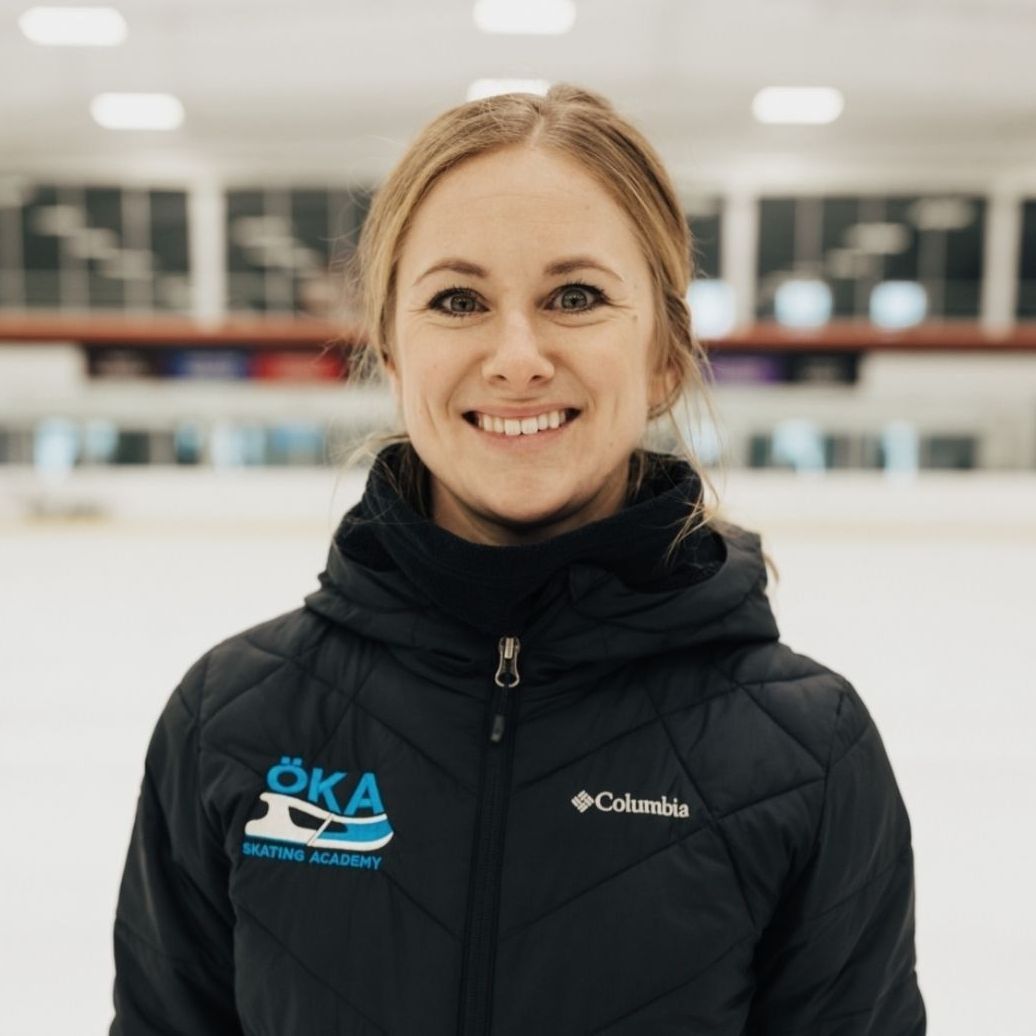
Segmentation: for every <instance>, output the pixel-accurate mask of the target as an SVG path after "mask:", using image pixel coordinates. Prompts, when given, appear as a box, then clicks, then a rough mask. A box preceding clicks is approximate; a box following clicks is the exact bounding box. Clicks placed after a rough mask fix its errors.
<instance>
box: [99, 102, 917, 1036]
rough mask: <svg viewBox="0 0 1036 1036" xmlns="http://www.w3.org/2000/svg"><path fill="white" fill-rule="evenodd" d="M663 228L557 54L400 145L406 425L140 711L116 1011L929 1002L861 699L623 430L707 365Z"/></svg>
mask: <svg viewBox="0 0 1036 1036" xmlns="http://www.w3.org/2000/svg"><path fill="white" fill-rule="evenodd" d="M687 233H688V232H687V228H686V225H685V222H684V218H683V214H682V212H681V208H680V205H679V203H678V200H677V198H676V195H675V192H674V190H673V187H672V184H671V182H670V179H669V177H668V175H667V174H666V172H665V170H664V168H663V167H662V165H661V163H660V162H659V159H658V157H657V156H656V154H655V152H654V151H653V150H652V148H651V147H650V145H649V144H648V143H647V142H646V141H645V140H644V139H643V137H642V136H641V135H640V134H639V133H638V132H637V131H636V130H635V129H634V128H633V127H632V126H630V125H629V124H628V123H627V122H626V121H625V120H623V119H622V118H620V116H619V115H618V114H617V113H616V112H615V111H614V110H613V109H612V107H611V106H610V105H609V104H608V103H607V102H606V101H605V100H603V99H602V98H600V97H598V96H597V95H594V94H591V93H588V92H586V91H582V90H579V89H577V88H574V87H569V86H556V87H554V88H553V89H552V90H551V91H550V93H549V94H548V95H547V96H546V97H545V98H542V97H536V96H531V95H524V94H511V95H505V96H500V97H494V98H491V99H488V100H482V101H477V102H472V103H470V104H466V105H463V106H460V107H458V108H456V109H453V110H451V111H448V112H446V113H445V114H443V115H442V116H440V117H439V118H438V119H436V120H435V121H433V122H432V123H431V124H430V125H429V126H427V127H426V128H425V130H424V131H423V132H422V133H421V135H420V136H419V138H418V139H417V140H416V141H415V142H414V143H413V144H412V146H411V147H410V149H409V150H408V152H407V154H406V155H405V156H404V157H403V159H402V160H401V161H400V163H399V164H398V166H397V167H396V169H395V170H394V171H393V173H392V174H391V176H390V177H389V178H388V180H387V181H386V183H385V184H384V185H383V187H382V188H381V190H380V192H379V194H378V196H377V197H376V199H375V201H374V204H373V207H372V209H371V212H370V215H369V218H368V220H367V223H366V225H365V227H364V231H363V234H362V238H361V241H360V245H359V249H358V252H357V269H358V273H359V285H360V288H361V290H362V300H363V305H364V310H365V324H366V326H367V328H368V331H369V340H368V342H367V346H366V348H367V350H368V354H367V355H368V358H369V359H371V360H372V362H373V364H374V365H375V366H376V367H378V368H380V369H381V370H383V371H384V373H385V375H386V376H387V377H388V380H389V383H390V386H391V389H392V392H393V395H394V397H395V400H396V402H397V404H398V408H399V412H400V416H401V419H402V423H403V427H404V429H405V431H404V433H403V434H399V435H395V436H392V437H390V438H389V439H388V440H387V441H383V442H382V444H381V448H380V451H379V452H378V453H377V456H376V459H375V463H374V464H373V466H372V468H371V471H370V475H369V477H368V481H367V485H366V490H365V493H364V495H363V498H362V500H361V501H360V502H359V503H358V504H357V505H356V506H355V507H354V508H352V510H351V511H350V512H349V513H348V514H346V516H345V518H344V519H343V521H342V524H341V526H340V527H339V529H338V531H337V533H336V535H335V537H334V540H333V543H332V546H331V550H330V554H329V558H328V563H327V568H326V570H325V571H324V572H323V573H321V576H320V584H321V586H320V589H319V590H317V591H315V592H314V593H312V594H310V595H309V596H308V597H307V598H306V600H305V607H302V608H299V609H297V610H295V611H291V612H288V613H287V614H285V615H282V616H279V617H277V618H274V619H272V620H270V621H268V622H266V623H263V624H262V625H260V626H257V627H255V628H252V629H249V630H246V631H244V632H242V633H238V634H236V635H235V636H232V637H230V638H229V639H227V640H225V641H223V642H222V643H221V644H219V645H217V646H215V647H214V648H212V649H211V650H209V651H208V652H206V653H205V655H204V656H203V657H202V658H201V659H199V660H198V661H197V662H196V663H195V664H194V665H193V666H192V667H191V668H190V669H189V671H188V672H187V674H186V675H185V677H184V679H183V681H182V683H181V685H180V686H179V687H178V688H177V689H176V691H175V692H174V693H173V695H172V696H171V698H170V699H169V702H168V704H167V706H166V708H165V710H164V712H163V713H162V716H161V718H160V720H159V722H158V725H157V728H156V730H155V733H154V737H153V739H152V742H151V745H150V747H149V750H148V756H147V763H146V768H145V778H144V782H143V787H142V791H141V798H140V802H139V805H138V811H137V817H136V823H135V827H134V831H133V835H132V841H131V844H130V849H129V855H128V860H127V864H126V871H125V874H124V877H123V883H122V887H121V891H120V897H119V904H118V911H117V918H116V922H115V958H116V965H117V977H116V982H115V1004H116V1019H115V1021H114V1023H113V1025H112V1029H111V1031H112V1032H113V1033H122V1034H126V1036H135V1034H143V1033H151V1032H158V1031H161V1032H163V1033H184V1034H191V1036H202V1034H209V1033H211V1034H215V1033H220V1034H225V1033H232V1032H246V1033H266V1034H271V1036H272V1034H275V1033H276V1034H288V1033H292V1034H303V1033H314V1034H333V1033H342V1034H346V1033H348V1034H350V1036H359V1034H372V1033H393V1034H411V1033H413V1034H421V1036H426V1034H431V1036H434V1034H440V1033H441V1034H447V1033H451V1034H452V1033H462V1034H465V1036H468V1034H475V1033H493V1034H501V1036H503V1034H507V1036H510V1034H523V1036H526V1034H555V1033H556V1034H570V1033H634V1034H656V1033H657V1034H660V1033H687V1034H692V1033H693V1034H699V1036H700V1034H717V1036H718V1034H730V1036H734V1034H764V1033H765V1034H778V1033H780V1034H786V1033H796V1034H810V1036H824V1034H832V1036H833V1034H835V1033H838V1034H839V1036H850V1034H864V1033H868V1034H875V1036H877V1034H880V1036H908V1034H909V1036H917V1034H920V1033H923V1032H924V1030H925V1012H924V1006H923V1004H922V1000H921V996H920V993H919V991H918V986H917V980H916V975H915V971H914V965H915V954H914V942H913V862H912V855H911V847H910V825H909V821H908V818H907V814H906V811H905V808H904V805H903V802H902V799H901V797H900V795H899V792H898V789H897V786H896V782H895V780H894V777H893V774H892V771H891V769H890V767H889V763H888V760H887V758H886V754H885V751H884V749H883V747H882V742H881V739H880V737H879V735H878V732H877V730H876V728H875V726H874V724H873V722H872V721H871V719H870V717H869V715H868V712H867V710H866V708H865V706H864V704H863V702H862V701H861V700H860V698H859V696H858V695H857V693H856V692H855V690H854V689H853V688H852V687H851V686H850V685H849V684H848V683H847V682H846V680H845V679H843V678H842V677H841V676H839V675H838V674H836V673H834V672H832V671H831V670H829V669H827V668H825V667H824V666H823V665H821V664H819V663H817V662H815V661H813V660H811V659H809V658H807V657H804V656H802V655H799V654H796V653H795V652H793V651H791V650H790V649H789V648H788V647H786V646H785V645H783V644H781V643H780V642H779V639H778V630H777V627H776V624H775V622H774V618H773V614H772V612H771V610H770V606H769V603H768V601H767V598H766V595H765V586H766V568H765V565H764V560H763V556H762V553H761V550H760V540H759V537H758V536H757V535H756V534H754V533H750V532H746V531H744V530H742V529H739V528H737V527H736V526H733V525H731V524H730V523H728V522H725V521H723V520H722V519H721V518H720V516H719V514H718V512H717V511H716V509H715V508H714V507H712V506H710V505H709V504H708V503H707V502H706V500H705V494H704V488H705V486H704V485H703V480H704V475H703V473H702V472H700V471H699V470H698V465H696V464H695V463H694V456H693V454H692V453H689V452H688V453H687V455H686V456H678V455H672V454H668V453H663V452H659V451H655V450H652V449H650V448H646V447H645V446H644V445H643V443H644V442H645V436H646V434H647V432H648V425H649V421H650V420H651V419H653V418H655V417H658V416H660V415H671V414H672V410H673V407H674V405H675V404H676V401H677V400H678V399H679V398H681V397H682V396H684V395H685V394H686V393H689V392H690V393H692V394H694V395H695V397H696V399H698V401H699V402H704V401H705V396H704V388H705V386H704V377H703V371H704V370H705V366H704V359H703V356H702V353H701V350H700V347H699V346H698V344H697V342H696V341H695V340H694V337H693V335H692V334H691V331H690V322H689V315H688V312H687V308H686V305H685V302H684V298H685V292H686V288H687V284H688V281H689V278H690V274H691V271H690V265H689V255H690V250H689V242H688V236H687ZM372 369H374V368H372V367H371V366H370V365H369V364H368V366H367V367H366V370H367V372H368V373H369V372H370V371H371V370H372ZM674 427H675V424H674ZM685 446H686V444H685Z"/></svg>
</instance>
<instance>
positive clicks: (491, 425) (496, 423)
mask: <svg viewBox="0 0 1036 1036" xmlns="http://www.w3.org/2000/svg"><path fill="white" fill-rule="evenodd" d="M476 418H477V420H478V426H479V428H481V429H482V430H483V431H486V432H496V433H497V434H503V435H510V436H515V435H535V434H536V433H537V432H540V431H546V430H547V429H548V428H560V427H561V426H562V425H563V424H564V423H565V413H564V411H562V410H550V411H548V412H547V413H545V414H538V415H537V416H535V417H523V418H517V417H506V418H502V417H492V416H490V415H489V414H479V413H477V412H476Z"/></svg>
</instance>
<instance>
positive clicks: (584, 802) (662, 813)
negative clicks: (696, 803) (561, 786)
mask: <svg viewBox="0 0 1036 1036" xmlns="http://www.w3.org/2000/svg"><path fill="white" fill-rule="evenodd" d="M572 805H573V806H575V807H576V809H578V810H579V812H580V813H585V812H586V811H587V810H588V809H589V808H590V807H591V806H595V807H596V808H597V809H599V810H600V811H601V812H602V813H654V814H655V816H659V817H689V816H690V815H691V811H690V808H689V807H688V805H687V803H686V802H681V801H680V800H679V799H677V798H672V799H671V798H669V797H668V796H666V795H663V796H662V797H661V798H660V799H635V798H634V797H633V796H632V795H631V794H630V793H629V792H628V791H627V792H626V793H625V794H623V795H616V794H615V792H613V791H599V792H598V793H597V794H596V795H591V794H590V792H588V791H586V789H584V790H583V791H581V792H579V794H578V795H573V796H572Z"/></svg>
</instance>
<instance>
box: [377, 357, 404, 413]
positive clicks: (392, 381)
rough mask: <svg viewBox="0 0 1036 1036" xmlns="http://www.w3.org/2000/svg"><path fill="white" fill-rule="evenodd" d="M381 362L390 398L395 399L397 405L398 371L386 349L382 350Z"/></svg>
mask: <svg viewBox="0 0 1036 1036" xmlns="http://www.w3.org/2000/svg"><path fill="white" fill-rule="evenodd" d="M381 363H382V366H383V367H384V369H385V377H386V378H388V383H389V388H390V389H391V390H392V398H393V399H394V400H395V401H396V406H397V407H398V406H399V405H400V394H399V390H400V384H399V371H398V370H397V369H396V365H395V363H394V362H393V359H392V356H391V355H390V354H389V352H388V350H387V349H385V350H382V353H381Z"/></svg>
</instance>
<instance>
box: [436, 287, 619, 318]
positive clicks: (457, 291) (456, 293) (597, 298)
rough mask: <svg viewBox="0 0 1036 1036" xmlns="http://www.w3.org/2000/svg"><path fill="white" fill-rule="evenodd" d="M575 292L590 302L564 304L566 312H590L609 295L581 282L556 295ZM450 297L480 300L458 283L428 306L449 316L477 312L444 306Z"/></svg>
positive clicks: (560, 295) (467, 301)
mask: <svg viewBox="0 0 1036 1036" xmlns="http://www.w3.org/2000/svg"><path fill="white" fill-rule="evenodd" d="M573 292H583V293H584V294H585V295H586V296H587V297H588V302H589V304H588V305H586V306H580V307H575V308H574V307H572V306H564V305H563V306H562V307H561V308H562V310H563V311H564V312H566V313H588V312H590V310H593V309H596V308H597V307H598V306H601V305H604V304H605V303H607V301H608V296H607V295H606V294H605V293H604V291H602V290H601V289H600V288H595V287H594V286H593V285H592V284H580V283H572V284H565V285H563V286H562V287H561V288H559V289H558V291H557V292H556V293H555V296H554V297H555V298H560V299H563V298H566V297H569V298H570V297H571V296H572V293H573ZM450 299H459V300H460V301H461V302H465V303H473V302H477V301H478V300H477V299H476V297H475V294H474V292H472V291H471V289H469V288H462V287H460V286H459V285H458V286H455V287H452V288H446V289H445V290H443V291H440V292H439V293H438V294H437V295H435V296H433V298H432V300H431V301H430V302H429V303H428V308H429V309H432V310H435V311H436V312H437V313H442V314H443V315H444V316H448V317H467V316H471V315H472V314H474V313H476V312H477V310H475V309H460V310H458V309H453V308H451V307H450V306H448V305H447V306H444V305H443V303H448V301H449V300H450Z"/></svg>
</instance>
